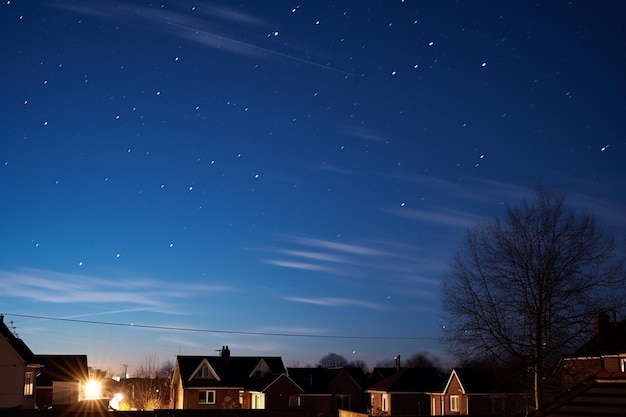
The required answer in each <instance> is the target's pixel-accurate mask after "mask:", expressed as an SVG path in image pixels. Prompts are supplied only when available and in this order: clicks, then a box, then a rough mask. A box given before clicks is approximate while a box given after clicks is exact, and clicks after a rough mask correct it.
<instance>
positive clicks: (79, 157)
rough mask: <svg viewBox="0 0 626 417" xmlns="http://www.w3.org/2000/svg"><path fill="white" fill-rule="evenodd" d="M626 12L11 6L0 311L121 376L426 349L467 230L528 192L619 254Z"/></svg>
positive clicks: (389, 5) (3, 53) (465, 5)
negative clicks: (222, 351) (592, 224)
mask: <svg viewBox="0 0 626 417" xmlns="http://www.w3.org/2000/svg"><path fill="white" fill-rule="evenodd" d="M624 17H626V3H624V2H622V1H603V2H596V1H569V2H568V1H552V0H551V1H538V2H528V1H518V2H514V1H511V2H498V1H469V0H468V1H460V2H453V1H417V0H404V1H402V0H385V1H382V0H380V1H369V0H358V1H356V0H354V1H341V2H329V1H323V0H322V1H317V0H316V1H313V0H307V1H283V0H276V1H271V0H256V1H254V0H242V1H210V2H209V1H204V0H196V1H187V0H182V1H179V0H176V1H171V2H165V3H160V2H153V3H151V2H149V1H130V0H120V1H104V0H93V1H92V0H76V1H64V0H60V1H56V0H54V1H37V0H30V1H26V0H11V1H6V0H5V1H4V2H3V3H2V5H1V6H0V46H1V47H0V63H1V68H2V69H1V71H2V73H1V74H2V77H1V79H0V110H1V111H0V138H1V142H0V238H1V239H0V312H1V313H4V314H5V322H10V321H13V322H14V325H15V327H16V332H17V333H18V334H19V336H20V337H21V338H22V339H24V341H25V342H26V343H27V344H28V346H29V347H30V348H31V349H32V350H33V351H34V352H35V353H39V354H71V353H76V354H87V355H88V360H89V364H90V365H91V366H94V367H101V368H104V369H108V370H112V371H114V372H121V370H122V367H121V364H123V363H126V364H130V367H129V372H132V370H133V368H134V367H136V366H137V365H138V364H139V363H141V362H142V361H143V360H144V359H145V357H146V356H147V355H156V356H157V357H158V358H159V360H160V361H161V362H164V361H165V360H168V359H170V360H173V359H174V357H175V355H176V354H179V353H180V354H187V355H195V354H198V355H201V354H206V355H213V354H215V350H216V349H219V348H220V347H221V346H222V345H229V347H230V350H231V352H232V355H278V356H282V357H283V359H284V361H285V364H286V365H287V366H294V365H299V366H305V365H308V364H311V365H313V364H315V363H316V362H317V361H318V360H319V359H320V358H321V357H322V356H324V355H325V354H327V353H329V352H335V353H338V354H341V355H343V356H345V357H346V358H347V359H349V360H355V359H358V360H363V361H365V362H366V363H368V364H369V365H374V364H375V363H377V362H379V361H383V360H390V359H393V357H394V356H395V355H397V354H401V355H402V356H403V357H408V356H410V355H411V354H413V353H415V352H418V351H423V350H427V351H432V352H436V353H440V354H441V355H445V347H443V346H442V345H440V343H439V341H438V338H439V336H440V335H441V334H442V332H444V331H445V323H444V322H442V319H441V315H440V310H441V308H440V304H441V303H440V298H439V285H440V280H441V278H442V276H443V275H444V274H445V272H446V270H447V268H448V265H449V261H450V259H451V257H452V256H453V253H454V251H455V250H456V249H457V248H458V247H459V245H460V244H461V239H462V237H463V235H464V232H465V230H466V229H467V227H469V226H471V225H474V224H477V223H479V222H482V221H484V220H486V219H489V218H492V217H494V216H499V215H502V214H503V211H504V203H505V202H510V203H513V204H515V203H517V202H519V201H520V200H521V199H522V198H524V197H528V196H530V195H531V192H532V188H533V186H534V185H535V184H536V183H537V182H538V181H541V182H545V183H547V184H549V185H552V186H555V187H557V188H558V189H561V190H563V191H564V192H565V193H566V198H567V201H568V202H569V204H570V205H572V206H574V207H579V208H584V209H587V210H591V211H592V212H593V213H595V215H596V216H597V217H598V220H599V221H600V223H601V224H602V225H603V226H604V227H606V228H607V229H608V230H609V231H611V232H612V233H614V234H616V236H617V237H618V241H619V242H620V245H621V248H622V250H623V246H624V245H623V243H624V236H626V216H625V214H624V213H626V187H625V185H626V81H625V80H626V78H625V74H626V27H625V24H624ZM33 316H34V317H33ZM45 318H55V319H64V320H49V319H45ZM68 320H71V321H68ZM74 320H76V321H74ZM103 322H105V323H109V324H101V323H103ZM131 324H132V326H131ZM146 326H147V327H146ZM177 328H184V329H188V330H175V329H177ZM192 329H193V330H201V331H191V330H192Z"/></svg>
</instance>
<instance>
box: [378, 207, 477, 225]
mask: <svg viewBox="0 0 626 417" xmlns="http://www.w3.org/2000/svg"><path fill="white" fill-rule="evenodd" d="M385 211H386V212H387V213H390V214H393V215H396V216H400V217H405V218H407V219H412V220H419V221H422V222H425V223H430V224H437V225H440V226H450V227H460V228H467V227H468V226H470V225H472V224H476V223H477V221H478V220H480V218H479V217H478V216H475V215H473V214H471V213H467V212H463V211H460V210H452V209H446V208H440V209H431V210H418V209H410V208H406V207H394V208H391V209H387V210H385Z"/></svg>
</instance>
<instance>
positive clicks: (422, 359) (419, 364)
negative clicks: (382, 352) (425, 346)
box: [405, 351, 445, 371]
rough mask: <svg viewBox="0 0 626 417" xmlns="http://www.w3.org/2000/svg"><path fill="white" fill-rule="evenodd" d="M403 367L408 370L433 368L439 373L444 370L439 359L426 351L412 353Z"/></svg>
mask: <svg viewBox="0 0 626 417" xmlns="http://www.w3.org/2000/svg"><path fill="white" fill-rule="evenodd" d="M405 365H406V366H408V367H410V368H435V369H437V370H440V371H443V370H444V368H445V365H444V363H443V361H442V360H441V358H439V357H438V356H436V355H434V354H432V353H430V352H427V351H423V352H417V353H414V354H413V355H411V356H410V357H409V358H408V359H407V360H406V361H405Z"/></svg>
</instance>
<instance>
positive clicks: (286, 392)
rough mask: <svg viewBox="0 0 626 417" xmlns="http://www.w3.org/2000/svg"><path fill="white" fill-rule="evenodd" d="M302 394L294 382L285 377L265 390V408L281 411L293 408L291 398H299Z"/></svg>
mask: <svg viewBox="0 0 626 417" xmlns="http://www.w3.org/2000/svg"><path fill="white" fill-rule="evenodd" d="M301 392H302V391H301V390H300V388H298V386H297V385H295V383H294V382H293V381H292V380H290V379H289V378H287V377H284V376H283V377H282V378H279V379H278V380H276V381H275V382H274V383H273V384H272V385H271V386H270V387H268V388H267V390H265V408H266V409H268V410H280V409H284V408H289V407H292V405H291V404H290V401H289V397H291V396H298V395H300V393H301Z"/></svg>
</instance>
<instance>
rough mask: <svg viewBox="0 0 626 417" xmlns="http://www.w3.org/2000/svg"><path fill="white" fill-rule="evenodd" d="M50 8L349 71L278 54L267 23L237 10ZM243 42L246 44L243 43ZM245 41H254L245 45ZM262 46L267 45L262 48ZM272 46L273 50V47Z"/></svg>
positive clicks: (104, 5)
mask: <svg viewBox="0 0 626 417" xmlns="http://www.w3.org/2000/svg"><path fill="white" fill-rule="evenodd" d="M52 6H54V7H58V8H62V9H65V10H69V11H71V12H74V13H79V14H82V15H88V16H94V17H98V18H101V19H106V20H111V21H115V22H116V23H122V24H127V25H129V26H132V25H135V24H136V23H137V22H140V23H142V24H143V25H150V27H152V28H153V30H155V31H158V32H163V33H166V34H168V35H170V36H175V37H178V38H181V39H185V40H189V41H191V42H195V43H200V44H202V45H206V46H210V47H213V48H215V49H218V50H221V51H225V52H230V53H235V54H239V55H244V56H251V57H256V58H269V57H278V58H284V59H288V60H291V61H296V62H300V63H303V64H306V65H310V66H314V67H318V68H321V69H324V70H327V71H333V72H337V73H339V74H343V75H352V73H350V72H348V71H344V70H341V69H339V68H335V67H333V66H331V65H328V64H321V63H319V62H317V61H315V60H313V59H311V58H308V57H309V56H310V54H311V53H310V51H308V50H307V53H306V54H303V56H307V58H301V57H300V56H299V55H298V54H299V53H300V51H298V50H291V51H288V52H285V51H282V52H281V51H280V49H285V48H286V43H285V42H281V43H280V44H272V43H271V42H269V41H268V34H269V35H270V36H269V39H270V40H271V39H272V38H273V36H271V34H272V33H275V32H276V31H275V30H274V28H273V27H272V26H271V24H270V23H269V22H266V21H264V20H263V19H260V18H258V17H257V16H254V15H252V14H249V13H244V12H242V11H241V10H239V9H235V8H231V7H227V6H223V5H220V6H218V5H195V4H191V3H186V2H185V3H173V4H169V5H168V6H167V7H163V6H161V7H159V6H157V5H154V6H142V5H137V4H133V3H130V2H124V1H117V2H99V1H92V2H81V4H78V5H77V4H75V3H68V2H59V3H52ZM244 39H246V40H244ZM247 39H253V41H248V40H247ZM264 44H267V45H265V46H264ZM274 46H275V47H274Z"/></svg>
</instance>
